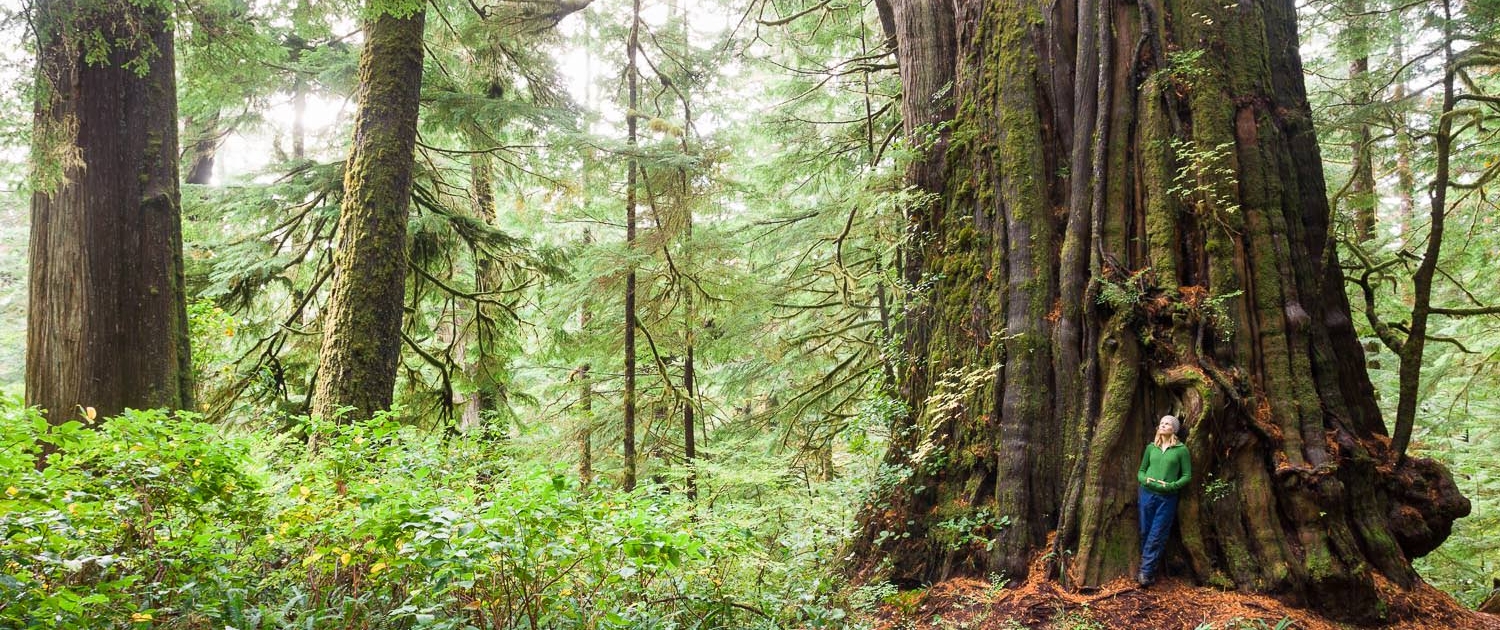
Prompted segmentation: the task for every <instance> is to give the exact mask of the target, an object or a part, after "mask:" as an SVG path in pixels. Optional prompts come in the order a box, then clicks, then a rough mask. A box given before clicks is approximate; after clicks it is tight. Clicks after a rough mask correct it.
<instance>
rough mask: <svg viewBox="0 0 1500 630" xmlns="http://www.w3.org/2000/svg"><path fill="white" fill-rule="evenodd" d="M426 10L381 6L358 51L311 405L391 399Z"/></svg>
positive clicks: (329, 408)
mask: <svg viewBox="0 0 1500 630" xmlns="http://www.w3.org/2000/svg"><path fill="white" fill-rule="evenodd" d="M424 19H425V13H424V12H423V11H422V10H420V8H419V9H418V10H415V11H413V12H411V13H410V14H406V15H394V14H390V13H382V14H381V15H380V16H379V17H377V18H375V19H374V20H373V21H372V22H371V23H370V25H369V26H368V28H367V30H366V33H367V35H368V39H367V40H366V42H365V47H364V51H363V52H362V53H361V55H360V64H359V65H360V70H359V91H358V103H359V113H358V114H357V115H356V116H355V122H354V146H353V148H352V149H351V151H350V154H349V161H348V163H347V165H346V166H345V170H344V200H343V204H342V205H341V206H340V208H339V227H338V231H339V237H338V250H337V251H336V253H335V254H334V277H333V288H332V290H331V292H330V294H329V297H328V306H327V312H325V313H324V315H323V346H322V348H321V350H320V351H319V352H318V377H317V378H318V384H317V389H316V392H315V393H314V396H313V413H314V414H318V415H321V416H323V417H325V418H331V417H333V416H334V414H335V413H337V412H338V411H339V410H340V409H343V408H345V407H349V408H352V409H353V410H354V411H353V412H352V415H350V416H346V419H351V420H352V419H358V418H361V417H368V416H369V415H370V414H373V413H375V412H377V411H383V410H385V409H388V408H389V407H390V405H391V397H392V395H393V393H394V391H395V385H396V367H397V364H398V362H399V361H400V359H401V315H402V298H403V295H404V291H405V286H404V279H405V273H406V253H405V252H406V214H407V210H406V209H407V204H408V202H409V201H410V199H411V186H412V184H411V182H412V168H413V151H414V150H415V146H416V135H417V109H418V100H417V97H418V93H419V91H420V88H421V85H422V27H423V22H424Z"/></svg>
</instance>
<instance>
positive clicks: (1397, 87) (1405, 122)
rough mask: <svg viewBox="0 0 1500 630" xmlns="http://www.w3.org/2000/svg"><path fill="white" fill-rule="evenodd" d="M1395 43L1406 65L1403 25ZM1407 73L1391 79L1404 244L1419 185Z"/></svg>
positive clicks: (1397, 57) (1395, 15)
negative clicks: (1410, 120)
mask: <svg viewBox="0 0 1500 630" xmlns="http://www.w3.org/2000/svg"><path fill="white" fill-rule="evenodd" d="M1392 15H1393V19H1394V20H1396V23H1397V24H1398V25H1399V24H1401V16H1402V12H1401V11H1393V12H1392ZM1392 32H1393V33H1394V35H1393V37H1394V38H1395V43H1394V44H1393V45H1392V49H1393V54H1394V56H1395V59H1394V65H1395V66H1396V67H1398V68H1405V67H1406V44H1405V41H1406V40H1405V37H1406V36H1405V35H1404V34H1403V33H1402V27H1398V28H1396V29H1395V30H1393V31H1392ZM1406 79H1407V77H1406V73H1405V72H1398V73H1397V74H1396V77H1395V80H1394V81H1393V82H1392V83H1393V85H1392V88H1391V102H1393V103H1395V104H1396V108H1395V112H1394V114H1395V121H1394V122H1395V127H1396V129H1395V131H1396V133H1395V135H1396V199H1397V212H1396V220H1397V221H1400V222H1401V226H1400V230H1401V243H1402V244H1403V245H1405V244H1406V243H1407V242H1409V241H1408V239H1409V238H1410V231H1411V226H1412V223H1413V222H1414V221H1415V220H1416V217H1415V214H1416V207H1417V204H1416V199H1415V198H1414V197H1415V195H1414V193H1413V191H1415V190H1416V188H1417V178H1416V175H1415V174H1413V172H1412V167H1411V156H1412V154H1413V153H1415V152H1416V147H1415V146H1414V144H1415V143H1414V142H1413V140H1412V135H1411V124H1410V122H1409V117H1408V116H1407V113H1406V110H1407V108H1408V107H1409V105H1407V103H1406V96H1407V93H1406Z"/></svg>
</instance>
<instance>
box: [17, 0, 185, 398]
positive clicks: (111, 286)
mask: <svg viewBox="0 0 1500 630" xmlns="http://www.w3.org/2000/svg"><path fill="white" fill-rule="evenodd" d="M168 17H169V16H168V15H167V12H166V11H164V10H163V9H162V7H161V6H158V5H157V4H155V3H144V4H139V5H138V4H135V3H128V2H108V3H95V4H89V3H79V2H70V1H67V0H47V1H43V2H38V3H36V5H35V6H34V7H33V19H34V25H35V28H36V31H35V32H36V33H37V36H38V42H37V48H38V63H37V82H38V84H37V102H36V118H35V127H34V137H33V158H34V161H35V163H36V164H37V166H38V171H37V176H36V178H35V180H34V181H33V184H34V186H35V192H34V193H33V195H32V200H31V249H30V259H31V280H30V282H31V284H30V302H29V306H28V309H29V310H28V314H27V324H28V325H27V343H26V402H27V404H29V405H36V406H38V407H41V408H42V409H43V410H45V411H46V412H47V414H48V417H49V419H50V420H51V421H53V422H64V421H67V420H71V419H74V418H76V417H77V413H78V411H79V410H80V409H81V408H82V407H94V408H95V409H96V410H97V412H98V414H99V416H100V417H103V416H108V415H113V414H117V413H119V412H120V411H121V410H123V409H125V408H127V407H130V408H136V409H146V408H152V407H167V408H172V409H190V408H192V404H193V401H192V391H193V389H192V361H191V357H190V353H189V349H188V326H187V313H186V307H185V302H184V281H183V268H182V218H181V206H180V198H179V194H178V183H177V92H176V81H175V79H174V74H173V73H174V56H173V44H172V42H173V40H172V29H171V27H170V26H169V22H168ZM85 33H92V34H94V35H95V36H97V37H98V38H101V39H102V45H103V46H104V47H105V51H106V52H107V54H106V56H105V58H104V59H102V60H98V59H96V60H92V61H90V56H91V55H93V54H95V53H97V52H98V47H99V46H100V45H101V42H100V41H95V40H92V39H91V40H90V41H88V42H85V41H83V36H82V34H85Z"/></svg>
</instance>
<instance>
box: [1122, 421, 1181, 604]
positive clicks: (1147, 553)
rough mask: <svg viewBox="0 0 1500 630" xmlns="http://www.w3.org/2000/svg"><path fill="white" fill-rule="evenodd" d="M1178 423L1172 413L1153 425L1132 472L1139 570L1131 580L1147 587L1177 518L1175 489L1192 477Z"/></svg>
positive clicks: (1159, 563) (1159, 564)
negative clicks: (1136, 489) (1136, 499)
mask: <svg viewBox="0 0 1500 630" xmlns="http://www.w3.org/2000/svg"><path fill="white" fill-rule="evenodd" d="M1180 427H1181V424H1180V423H1179V422H1178V421H1177V417H1176V416H1162V417H1161V422H1158V423H1157V424H1156V439H1155V440H1153V441H1152V442H1151V443H1150V444H1147V445H1146V452H1145V453H1143V454H1142V455H1141V467H1140V469H1139V470H1137V471H1136V473H1135V478H1136V482H1137V483H1139V484H1140V486H1141V490H1140V504H1141V570H1140V572H1139V573H1137V574H1136V577H1135V581H1136V582H1139V583H1140V585H1141V586H1150V585H1151V584H1152V583H1153V582H1155V581H1156V570H1157V569H1158V568H1160V567H1161V552H1162V549H1163V548H1165V547H1166V546H1167V535H1168V534H1170V533H1171V532H1172V523H1173V521H1175V520H1176V518H1177V492H1178V491H1179V490H1182V488H1183V486H1186V485H1187V484H1188V482H1189V481H1191V480H1192V479H1193V462H1192V457H1191V456H1189V455H1188V449H1187V445H1185V444H1183V443H1182V442H1181V441H1179V440H1178V439H1177V430H1178V429H1179V428H1180Z"/></svg>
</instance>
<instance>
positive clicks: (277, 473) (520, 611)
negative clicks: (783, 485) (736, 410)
mask: <svg viewBox="0 0 1500 630" xmlns="http://www.w3.org/2000/svg"><path fill="white" fill-rule="evenodd" d="M3 413H4V418H3V422H0V439H3V443H4V444H8V445H10V446H9V447H8V448H5V449H4V450H3V451H0V466H3V469H0V473H3V477H0V479H3V481H0V483H3V484H4V488H5V490H4V494H3V495H0V536H3V539H0V627H5V628H140V627H163V628H236V629H238V630H248V629H252V628H286V627H297V628H402V629H405V628H455V629H462V628H479V629H489V628H599V629H606V628H662V629H676V628H756V627H765V628H771V627H785V626H787V625H790V624H795V625H797V626H803V627H843V624H844V618H845V616H844V614H843V612H842V610H841V609H840V607H839V606H838V605H836V592H835V588H834V586H833V584H834V582H833V581H830V580H828V579H826V577H823V576H821V575H820V574H819V573H818V570H817V568H816V566H817V563H818V562H819V561H823V560H827V558H828V556H829V555H831V554H833V553H834V552H835V550H836V547H837V546H836V539H837V536H838V532H837V531H835V530H836V528H834V527H832V526H829V525H827V524H826V523H825V524H823V525H817V524H815V523H814V521H815V520H816V519H810V518H797V517H794V518H785V517H783V518H777V519H767V518H764V517H760V518H756V517H755V516H754V514H755V513H756V512H757V511H758V509H756V508H754V507H753V506H751V505H748V504H745V503H741V502H736V501H735V500H734V496H735V495H736V494H739V493H742V492H743V491H744V488H736V487H733V486H732V484H731V485H725V486H720V487H718V488H717V489H714V488H713V487H712V486H707V487H706V488H708V489H714V490H716V491H718V492H719V493H720V497H721V501H722V502H721V505H720V506H719V508H718V509H708V508H707V507H706V506H705V505H704V502H702V501H700V502H699V504H698V505H697V506H696V507H694V506H693V505H691V504H689V503H687V502H686V501H685V500H683V499H681V498H679V496H678V495H677V494H676V493H673V492H670V491H669V489H668V488H666V487H655V488H645V489H643V490H640V491H637V492H635V493H623V492H620V491H618V490H616V489H613V488H611V487H609V486H608V485H607V484H605V483H602V482H600V483H596V484H595V485H594V487H592V488H585V487H582V486H580V485H579V484H578V483H577V482H576V481H575V480H574V479H573V478H572V477H571V476H570V475H567V474H564V471H565V470H566V469H565V468H563V467H561V466H557V465H554V464H549V463H545V462H543V463H535V462H534V461H533V463H517V462H518V461H532V460H534V459H535V458H531V459H528V458H524V457H518V456H517V453H515V452H513V451H514V450H515V446H514V445H513V444H511V443H509V442H508V441H507V440H505V439H503V438H500V437H495V436H473V437H454V436H446V435H442V434H435V433H432V432H428V431H423V430H418V429H416V428H412V427H408V426H403V425H402V424H400V423H398V422H396V421H395V420H394V419H393V418H391V417H389V416H379V417H376V418H375V419H373V420H370V421H367V422H363V423H348V424H341V423H335V422H325V421H321V420H318V419H312V420H308V419H301V420H300V421H298V422H296V423H293V429H292V430H290V431H287V432H282V433H269V432H246V431H239V432H236V431H230V430H226V429H225V428H223V427H221V426H217V425H210V424H205V423H203V422H201V421H199V419H198V418H196V417H195V416H193V415H191V414H169V413H166V412H161V411H140V412H137V411H130V412H126V413H125V414H123V415H121V416H119V417H114V418H109V419H99V420H97V421H93V422H84V421H82V420H80V421H77V422H69V423H66V424H61V425H57V426H50V425H48V424H47V423H46V422H45V421H43V420H42V419H41V418H40V417H38V416H37V414H36V413H35V412H33V411H30V410H26V409H22V408H20V407H19V405H17V404H16V403H15V402H14V401H11V402H9V403H7V404H5V405H4V408H3ZM49 449H54V450H56V452H54V453H52V454H51V455H50V456H49V457H48V458H47V461H48V466H46V467H45V469H43V470H41V471H38V470H36V467H35V462H36V458H37V456H38V455H39V454H40V453H42V452H43V451H44V450H49ZM761 490H765V491H766V492H768V493H773V492H774V491H775V490H776V488H775V487H764V488H761ZM758 492H759V491H757V493H758ZM819 500H820V501H824V502H828V503H829V504H831V503H833V502H836V501H838V498H837V497H833V496H826V497H823V498H822V499H819ZM775 509H776V510H778V511H780V512H782V513H787V512H791V513H793V514H796V513H798V511H799V510H800V511H801V513H803V514H804V515H807V516H815V515H817V514H822V515H824V516H829V517H830V518H832V519H833V520H838V518H841V517H834V516H830V515H831V514H832V513H831V512H829V511H828V510H827V508H826V506H825V507H822V508H816V509H811V510H810V509H809V506H802V507H798V505H797V503H795V502H786V503H782V504H780V505H779V507H776V508H775ZM820 509H821V510H823V511H822V512H819V511H818V510H820ZM804 526H806V527H804Z"/></svg>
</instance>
